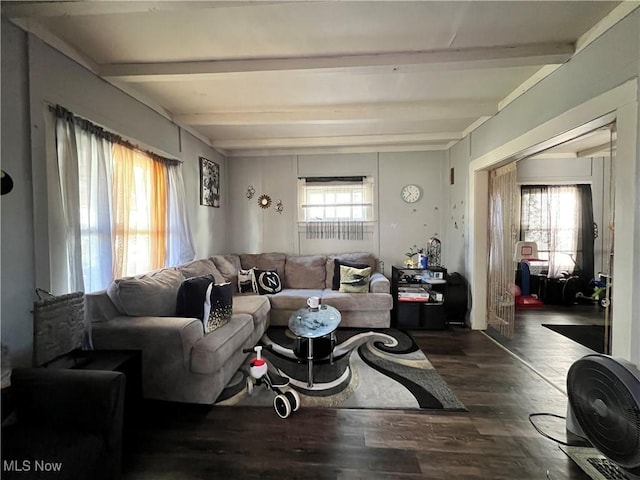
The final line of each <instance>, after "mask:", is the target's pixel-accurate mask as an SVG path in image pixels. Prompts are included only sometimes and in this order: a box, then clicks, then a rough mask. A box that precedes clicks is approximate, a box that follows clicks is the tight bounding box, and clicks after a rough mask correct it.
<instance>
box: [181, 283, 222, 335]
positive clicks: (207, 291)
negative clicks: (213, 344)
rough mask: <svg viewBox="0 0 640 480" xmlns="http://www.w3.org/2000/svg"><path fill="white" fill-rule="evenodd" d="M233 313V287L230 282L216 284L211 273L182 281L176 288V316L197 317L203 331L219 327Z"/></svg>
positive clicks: (206, 331) (210, 330) (208, 331)
mask: <svg viewBox="0 0 640 480" xmlns="http://www.w3.org/2000/svg"><path fill="white" fill-rule="evenodd" d="M232 314H233V289H232V288H231V284H230V283H223V284H217V285H216V283H215V280H214V278H213V275H202V276H200V277H193V278H189V279H187V280H185V281H183V282H182V284H181V285H180V288H179V289H178V298H177V301H176V316H177V317H190V318H197V319H199V320H200V321H201V322H202V325H203V328H204V333H205V334H206V333H210V332H212V331H214V330H215V329H216V328H218V327H221V326H222V325H224V324H225V323H227V322H228V321H229V320H231V315H232Z"/></svg>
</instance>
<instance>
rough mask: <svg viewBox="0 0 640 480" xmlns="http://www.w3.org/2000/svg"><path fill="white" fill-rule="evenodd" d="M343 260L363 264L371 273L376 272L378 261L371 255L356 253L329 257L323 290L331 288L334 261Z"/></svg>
mask: <svg viewBox="0 0 640 480" xmlns="http://www.w3.org/2000/svg"><path fill="white" fill-rule="evenodd" d="M336 258H337V259H338V260H345V261H347V262H353V263H364V264H366V265H369V266H370V267H371V273H373V272H376V271H377V269H378V268H377V267H378V261H377V260H376V257H375V256H374V255H373V254H371V253H366V252H356V253H340V254H336V255H329V256H328V257H327V266H326V270H327V277H326V280H325V288H331V287H332V283H333V274H334V270H335V259H336Z"/></svg>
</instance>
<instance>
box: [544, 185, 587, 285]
mask: <svg viewBox="0 0 640 480" xmlns="http://www.w3.org/2000/svg"><path fill="white" fill-rule="evenodd" d="M546 197H547V198H546V199H547V212H548V213H547V215H548V228H549V273H548V277H549V278H557V277H560V276H561V272H563V271H566V272H569V273H571V272H573V269H574V267H575V260H576V252H577V250H578V231H579V228H580V222H581V217H582V209H581V202H580V201H579V199H578V189H577V187H576V186H575V185H567V186H549V187H548V189H547V195H546Z"/></svg>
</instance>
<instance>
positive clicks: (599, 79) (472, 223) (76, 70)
mask: <svg viewBox="0 0 640 480" xmlns="http://www.w3.org/2000/svg"><path fill="white" fill-rule="evenodd" d="M5 3H8V2H3V7H4V6H5V5H4V4H5ZM635 6H636V7H637V4H636V5H635ZM639 24H640V12H639V11H638V10H637V9H635V10H633V9H629V11H628V12H627V13H626V14H625V15H624V16H623V17H622V18H620V19H619V21H618V22H617V23H616V24H615V25H613V26H610V28H609V29H607V30H606V31H604V32H600V33H601V34H600V35H599V36H598V37H597V38H596V39H594V40H593V42H592V43H590V44H588V45H587V46H585V47H584V49H583V50H581V51H580V52H578V53H576V54H575V56H573V57H572V58H571V60H570V61H569V62H567V63H565V64H564V65H562V66H560V67H559V68H558V69H556V70H555V71H554V72H553V73H552V74H551V75H549V76H547V77H545V78H544V79H541V80H540V81H539V82H538V83H537V84H535V85H534V86H532V87H531V88H529V89H528V90H527V91H526V93H524V94H522V95H521V96H519V97H518V98H516V99H515V100H513V101H512V102H511V103H509V104H508V105H506V106H505V107H504V108H503V109H502V110H501V111H500V112H499V113H498V114H496V115H494V116H493V117H492V118H490V119H488V120H486V121H485V122H484V123H482V124H481V125H480V126H478V127H477V128H476V129H474V130H473V131H470V132H469V133H467V134H466V135H464V137H463V138H462V139H460V140H459V141H457V142H456V143H455V144H453V145H452V146H451V147H449V148H443V149H438V150H426V149H425V150H420V151H393V150H391V151H387V150H386V149H380V150H378V149H375V148H370V149H369V151H366V152H358V153H341V152H340V151H338V150H336V151H333V152H331V153H311V152H305V153H280V154H278V155H268V156H267V155H262V156H254V155H246V156H242V155H240V156H225V155H223V154H222V153H220V152H219V151H218V150H216V149H215V148H213V147H212V145H211V144H209V143H208V142H207V140H206V139H205V138H202V137H200V136H198V135H196V134H194V133H193V132H191V131H189V130H188V129H186V128H182V127H181V126H180V125H177V124H176V123H174V122H172V121H171V120H170V119H168V118H167V117H166V116H164V115H161V114H159V113H157V112H156V111H155V110H153V109H152V108H149V107H148V106H146V105H144V104H143V103H141V102H139V101H137V100H135V99H134V98H132V96H131V93H129V92H124V91H123V90H120V89H118V88H116V87H115V86H114V85H112V84H110V83H107V82H105V81H104V80H102V79H100V78H99V77H98V76H96V75H95V74H94V73H93V72H91V71H90V70H88V69H87V68H85V67H83V66H81V65H80V64H78V63H77V62H76V61H73V60H71V59H70V58H69V57H68V56H66V55H64V54H62V53H61V52H60V51H58V50H57V49H56V48H54V47H52V46H51V45H49V44H48V43H47V42H46V41H44V40H42V39H41V38H39V36H38V35H37V34H36V33H35V32H31V33H27V32H26V31H25V30H23V29H21V28H19V27H18V26H16V25H15V24H14V23H11V22H10V21H9V20H8V19H7V18H5V17H4V16H3V19H2V97H3V102H2V111H3V115H2V159H3V162H2V169H3V171H6V172H8V173H10V175H11V176H12V178H13V181H14V190H13V191H12V192H11V193H10V194H9V195H6V196H3V197H2V342H3V344H6V345H7V346H8V347H9V351H10V355H11V361H12V364H13V365H15V366H27V365H30V363H31V358H32V344H33V328H32V315H31V310H32V309H33V292H34V290H35V289H36V288H43V289H45V290H49V291H53V292H55V293H64V290H61V289H60V288H59V285H60V284H59V283H58V284H56V280H55V279H56V275H55V266H54V265H55V259H54V258H52V256H51V251H52V249H53V248H54V247H55V246H54V245H51V244H50V241H49V237H50V231H49V223H50V221H51V219H50V218H49V215H50V212H49V208H48V202H49V201H48V196H49V195H50V192H51V189H52V188H53V185H54V184H53V183H52V181H53V179H52V178H51V169H50V165H49V164H48V163H47V159H48V158H50V155H48V151H49V149H50V148H51V145H50V144H49V143H47V138H46V135H45V132H46V131H47V128H48V126H47V125H46V124H45V116H44V115H43V112H44V111H45V109H46V108H48V106H49V105H56V104H59V105H62V106H63V107H65V108H67V109H68V110H70V111H72V112H73V113H74V114H75V115H78V116H80V117H83V118H86V119H89V120H91V121H92V122H94V123H96V124H99V125H102V126H105V128H108V129H111V130H112V131H114V132H116V133H118V134H121V135H125V136H126V137H127V138H129V139H131V140H132V141H134V142H135V143H137V144H140V145H142V146H144V147H146V148H149V149H151V150H154V151H156V152H159V153H162V154H164V155H167V156H170V157H172V158H176V159H179V160H181V161H182V162H183V177H184V181H185V185H186V198H187V212H188V216H189V223H190V225H191V230H192V236H193V240H194V247H195V251H196V255H195V258H203V257H206V256H209V255H213V254H218V253H229V252H232V251H237V252H288V253H298V254H310V253H318V252H332V251H371V252H374V253H375V254H376V255H377V256H378V258H379V259H380V260H382V262H384V273H385V274H386V275H387V276H390V272H391V266H393V265H399V264H402V263H403V261H404V259H405V252H407V250H408V249H409V248H410V247H412V246H413V245H418V246H423V245H424V244H425V243H426V241H427V240H428V239H429V238H431V237H433V236H437V237H438V238H440V239H441V240H442V244H443V248H442V255H443V264H444V265H445V266H446V267H447V268H448V270H449V271H450V272H454V271H457V272H460V273H462V274H463V275H464V276H465V277H466V278H467V279H468V280H469V282H470V289H471V298H472V299H474V301H473V308H472V309H471V312H470V316H469V319H468V324H469V326H470V327H471V329H473V330H483V329H485V328H486V320H485V319H486V307H485V306H484V305H483V304H484V302H482V301H479V300H478V299H483V298H486V268H487V267H486V258H487V234H486V231H487V221H488V220H487V218H488V212H487V208H488V207H487V205H488V204H487V201H486V197H487V181H488V170H489V169H490V168H493V167H495V166H497V165H499V164H501V163H505V162H507V161H509V159H512V158H516V157H517V156H518V155H520V154H521V153H522V152H524V151H526V150H527V149H530V148H532V147H535V146H536V145H540V144H542V143H543V142H546V141H548V140H550V139H552V138H554V137H557V136H559V135H561V134H564V133H566V132H570V131H572V130H574V129H577V128H579V127H580V126H582V125H585V124H587V123H589V122H591V121H592V120H594V119H597V118H600V117H603V116H605V115H607V114H610V113H612V112H613V113H614V114H615V120H616V122H617V129H618V131H617V135H618V138H617V152H616V162H617V165H616V168H617V169H616V176H615V187H616V188H615V191H616V201H615V208H616V218H618V219H622V220H621V221H619V222H618V223H617V224H616V242H617V243H616V251H617V252H625V255H619V256H617V257H616V259H615V262H616V263H615V265H614V270H615V272H616V289H614V304H615V319H616V329H614V332H613V350H612V352H613V354H614V355H617V356H620V357H622V358H625V359H627V360H630V361H631V362H633V363H635V364H636V365H638V364H640V341H638V339H639V338H640V301H639V300H638V298H637V297H638V296H637V285H639V284H640V252H638V245H640V233H639V231H638V222H639V221H640V219H639V214H638V203H639V200H638V199H639V197H640V181H639V180H638V161H637V157H638V149H639V148H640V147H639V143H638V142H639V138H640V134H639V131H640V130H639V123H640V121H639V116H640V110H639V109H638V105H637V87H638V75H639V72H640V67H639V60H638V58H639V57H640V55H639V45H638V43H639V42H638V38H640V34H639V31H638V30H639ZM200 157H205V158H207V159H209V160H211V161H214V162H216V163H217V164H218V165H219V166H220V177H221V188H220V195H221V198H220V207H219V208H209V207H204V206H202V205H200V201H199V195H200V192H199V183H200V171H199V163H198V161H199V158H200ZM452 172H453V177H454V178H452ZM318 175H322V176H325V175H326V176H351V175H364V176H371V177H373V179H374V185H375V187H374V188H375V198H376V200H377V204H376V208H377V221H376V223H375V226H374V227H373V228H374V229H373V231H372V232H371V233H370V234H368V235H366V236H365V239H364V240H357V241H355V240H354V241H351V240H350V241H347V242H346V243H343V242H340V243H339V245H335V243H334V242H330V243H327V242H320V241H318V240H309V239H307V238H306V237H305V236H304V235H302V234H301V231H300V230H299V227H298V190H297V188H298V187H297V179H298V178H299V177H304V176H318ZM411 183H417V184H419V185H420V186H421V188H422V192H423V197H422V199H421V201H420V202H418V203H416V204H414V205H408V204H407V203H405V202H403V200H402V198H401V196H400V190H401V188H402V187H403V186H404V185H407V184H411ZM249 187H252V188H253V189H255V193H256V195H255V197H253V198H251V199H249V198H248V197H247V191H248V188H249ZM263 194H265V195H269V196H270V198H271V199H272V201H273V205H272V206H271V207H270V208H266V209H263V208H260V206H259V205H258V204H257V198H258V196H260V195H263ZM278 201H279V202H281V204H282V207H283V208H282V211H281V212H278V211H276V210H275V208H274V206H275V204H276V203H277V202H278ZM336 243H337V242H336ZM423 335H425V337H424V340H423V341H424V343H428V342H429V341H430V340H434V339H436V338H438V337H437V336H435V337H434V336H432V334H423ZM451 337H452V338H455V337H456V335H455V334H451ZM442 341H443V342H444V344H446V345H448V346H449V348H450V349H452V350H457V349H459V348H465V346H455V343H454V342H453V341H451V342H450V341H449V340H442ZM469 342H471V343H473V340H469ZM469 348H471V347H469ZM484 348H489V347H484V346H483V347H481V348H480V349H479V351H480V352H482V351H483V349H484ZM435 355H436V357H439V359H440V361H441V362H442V364H443V365H446V359H445V358H444V357H445V355H446V354H445V353H442V354H441V355H439V354H438V353H437V352H435ZM492 355H493V354H492ZM430 358H431V357H430ZM465 361H466V362H468V364H467V365H470V364H474V363H475V364H476V367H475V369H476V370H475V371H476V372H480V371H482V370H481V369H482V368H483V366H482V357H481V356H480V357H478V359H477V360H473V359H467V360H465ZM443 368H445V370H446V367H443ZM509 368H510V369H511V371H514V372H519V371H520V370H518V367H515V366H511V367H509ZM554 401H556V402H558V404H559V403H560V402H561V399H556V400H554ZM213 415H214V416H215V418H216V421H223V419H222V418H220V417H218V415H222V414H217V413H215V414H213ZM316 415H317V416H316V418H314V419H313V420H310V421H309V422H310V423H308V424H306V425H307V427H308V428H314V427H313V425H316V427H315V428H317V427H318V425H320V424H321V423H322V419H323V418H325V417H324V416H323V415H325V414H323V413H317V414H316ZM259 416H260V414H259V413H248V414H247V417H248V418H249V419H251V420H249V422H250V421H258V418H257V417H259ZM390 417H391V418H389V419H388V421H389V422H392V423H393V422H400V421H402V420H401V419H399V418H397V416H395V415H390ZM234 418H236V419H239V418H241V417H238V416H236V417H234ZM331 418H332V420H331V421H332V422H333V421H335V423H336V424H339V420H340V418H341V417H340V414H338V418H336V417H331ZM385 418H386V417H385ZM368 421H371V422H374V420H368ZM430 421H434V422H437V421H438V419H435V418H434V417H430ZM440 421H441V420H440ZM460 421H461V422H462V423H465V421H464V420H460ZM281 425H282V424H271V423H268V422H267V424H266V425H264V424H263V426H264V428H274V429H275V428H282V427H281ZM244 426H245V428H246V429H247V430H248V431H252V427H251V426H250V425H246V424H244ZM285 428H286V429H290V428H292V427H291V426H287V427H285ZM336 428H338V427H336ZM256 429H257V427H256ZM257 431H258V432H261V430H257ZM253 432H254V433H256V430H253ZM270 435H274V436H275V434H274V433H273V432H271V433H270ZM291 435H299V434H294V433H291ZM362 435H364V434H362ZM275 438H277V436H275ZM343 441H346V440H343ZM373 443H375V442H373ZM288 445H289V446H290V447H291V448H295V447H294V446H293V444H292V443H289V444H288ZM540 448H542V447H540ZM483 453H487V452H486V451H485V452H483ZM264 455H266V454H264ZM262 458H263V459H264V456H263V457H262ZM567 468H568V467H567ZM414 473H415V472H414ZM478 475H479V474H478ZM567 475H568V476H567ZM576 475H577V474H576ZM318 476H319V477H324V476H326V477H332V475H330V474H327V475H323V474H320V475H318ZM474 478H482V477H481V476H476V477H474ZM496 478H497V477H496ZM554 478H555V477H554ZM558 478H581V477H579V476H571V474H566V472H565V477H558Z"/></svg>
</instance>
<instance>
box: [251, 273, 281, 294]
mask: <svg viewBox="0 0 640 480" xmlns="http://www.w3.org/2000/svg"><path fill="white" fill-rule="evenodd" d="M254 275H255V279H256V286H257V287H258V293H259V294H260V295H265V294H268V293H278V292H281V291H282V282H281V281H280V276H279V275H278V272H277V271H276V270H258V269H257V268H256V269H255V270H254Z"/></svg>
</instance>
